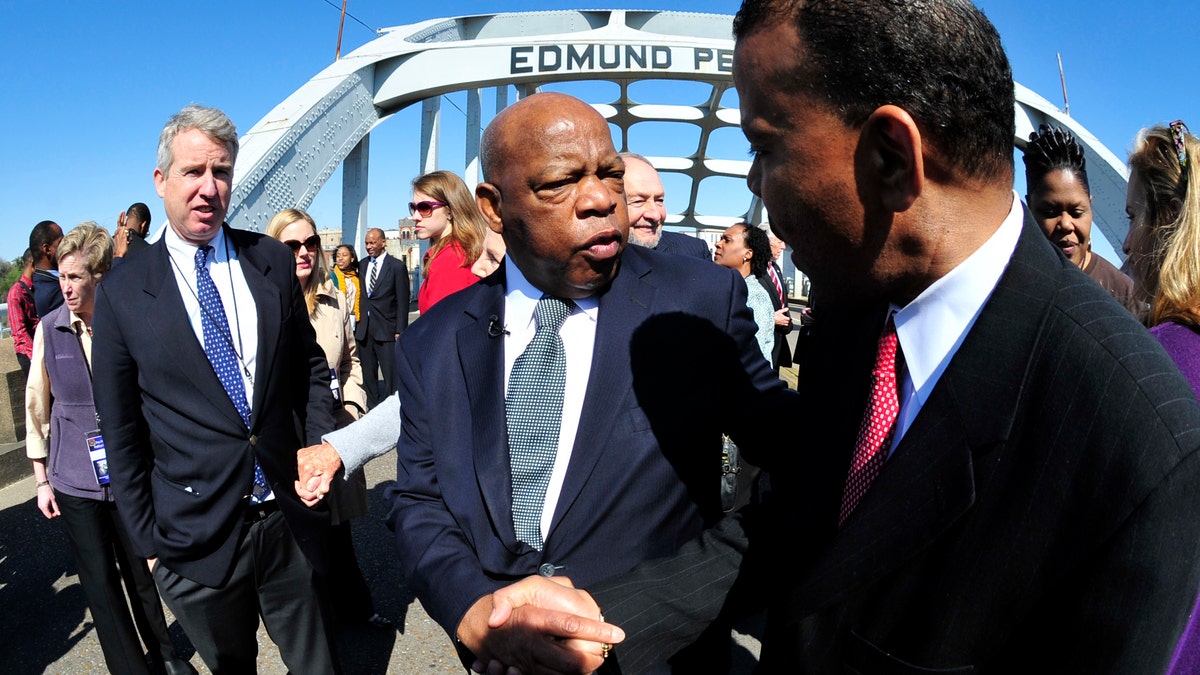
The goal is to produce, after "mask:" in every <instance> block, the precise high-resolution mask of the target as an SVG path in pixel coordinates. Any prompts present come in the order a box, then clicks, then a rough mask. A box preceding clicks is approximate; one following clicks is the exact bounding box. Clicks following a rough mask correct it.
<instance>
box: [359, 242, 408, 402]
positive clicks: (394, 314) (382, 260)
mask: <svg viewBox="0 0 1200 675" xmlns="http://www.w3.org/2000/svg"><path fill="white" fill-rule="evenodd" d="M365 244H366V247H367V258H366V259H364V260H361V261H359V263H358V278H359V279H361V280H362V289H363V299H362V304H361V307H362V320H361V321H359V322H358V325H357V326H356V327H355V329H354V339H355V340H357V341H358V358H359V360H360V361H361V362H362V369H363V381H364V382H365V383H366V385H367V405H369V406H371V407H375V405H376V404H378V403H379V402H380V401H382V400H383V399H385V398H387V397H388V396H391V395H392V394H394V393H395V392H396V340H397V339H399V337H400V333H402V332H404V329H405V328H407V327H408V304H409V286H408V270H407V269H405V267H404V264H403V263H401V262H400V261H399V260H396V259H395V258H393V257H392V256H390V255H388V252H387V239H386V238H385V237H384V234H383V230H381V229H379V228H377V227H373V228H371V229H369V230H367V237H366V241H365ZM380 369H382V370H383V391H380V389H379V376H378V373H379V371H380Z"/></svg>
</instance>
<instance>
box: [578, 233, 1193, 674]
mask: <svg viewBox="0 0 1200 675" xmlns="http://www.w3.org/2000/svg"><path fill="white" fill-rule="evenodd" d="M882 316H883V312H882V308H879V307H876V308H872V309H868V308H851V309H849V310H848V311H840V310H838V309H835V308H833V307H829V308H828V311H826V310H823V311H822V316H821V321H822V331H821V333H820V335H819V336H814V339H815V340H817V342H815V343H814V344H813V345H812V350H811V358H809V360H808V361H807V362H806V364H805V365H804V367H803V369H802V372H804V373H805V378H806V384H807V387H804V388H805V389H806V392H807V393H806V395H805V396H806V398H807V401H806V402H807V405H808V411H809V412H808V413H807V416H808V418H809V419H812V420H819V424H820V425H821V427H822V432H823V433H814V434H811V435H808V436H806V443H805V445H804V447H802V448H797V449H798V450H801V451H802V452H793V453H780V454H778V455H775V456H771V457H766V458H757V461H758V462H760V463H762V464H763V465H764V467H765V468H768V469H769V470H771V471H772V483H773V486H774V488H775V495H774V496H775V501H774V502H773V508H771V509H769V510H768V511H764V512H760V513H757V514H751V513H745V514H743V517H742V518H741V520H740V522H739V521H736V520H729V521H727V522H724V523H722V525H721V526H720V527H718V528H715V529H713V530H710V531H708V532H706V534H705V536H704V537H703V538H702V539H701V540H699V541H696V542H692V543H690V544H689V545H687V546H685V547H684V549H683V550H682V551H681V553H680V554H679V555H678V557H676V558H675V559H673V560H668V561H666V562H662V563H657V564H651V565H649V566H648V567H647V568H639V570H637V571H635V572H634V573H633V574H632V575H631V576H627V577H626V578H624V579H621V580H617V581H612V582H609V583H606V584H601V585H598V586H597V587H596V588H594V589H593V590H594V593H595V595H596V597H597V600H598V601H599V603H600V606H601V608H602V609H603V610H604V613H605V616H606V617H608V618H609V620H611V621H614V622H615V623H618V624H622V623H623V625H624V626H625V628H626V629H627V631H629V633H630V638H629V640H627V643H626V645H622V646H621V647H620V648H619V649H618V650H617V654H618V658H619V659H620V661H621V663H622V665H623V666H624V667H625V672H637V671H639V670H640V669H642V668H643V667H645V665H646V664H648V663H654V662H655V661H658V660H661V659H662V658H665V656H667V655H669V654H670V652H671V651H672V650H673V649H675V648H676V647H677V646H678V645H679V644H681V643H685V642H686V641H687V639H688V637H689V636H690V635H694V634H695V632H694V628H695V626H694V625H693V621H694V620H695V617H696V616H705V615H707V614H711V611H712V610H714V609H715V608H716V607H718V606H720V603H721V602H722V600H723V599H724V597H725V593H726V592H727V591H728V588H729V586H730V585H731V583H733V581H734V580H735V579H738V581H737V583H738V584H740V585H742V586H746V587H747V590H748V591H750V592H751V594H752V595H753V594H754V593H755V592H757V593H758V594H760V595H762V596H764V597H767V598H769V600H768V601H767V604H768V621H767V631H766V636H765V639H764V645H763V652H762V660H761V662H760V669H761V670H762V671H763V672H772V673H773V672H788V673H795V672H800V673H835V672H854V673H909V672H913V673H915V672H927V671H925V670H922V669H941V670H938V671H937V672H968V671H970V672H976V673H979V672H984V673H986V672H1003V673H1010V672H1030V671H1034V672H1087V673H1100V672H1119V673H1157V672H1163V671H1164V670H1165V669H1166V667H1167V664H1168V661H1169V660H1170V657H1171V652H1172V648H1173V646H1174V644H1175V641H1176V639H1177V637H1178V636H1179V634H1180V632H1181V631H1182V629H1183V627H1184V624H1185V622H1186V620H1187V616H1188V610H1189V609H1190V608H1191V605H1192V600H1193V598H1195V596H1196V588H1197V583H1198V580H1200V565H1198V564H1197V553H1198V548H1200V518H1198V517H1197V514H1200V453H1197V452H1196V447H1197V445H1200V407H1198V406H1197V403H1196V399H1195V396H1193V395H1192V394H1191V391H1190V389H1189V388H1188V385H1187V383H1186V382H1185V381H1184V380H1183V378H1182V377H1181V376H1180V375H1179V373H1178V371H1177V370H1176V369H1175V367H1174V365H1173V364H1172V363H1171V362H1170V360H1169V359H1168V357H1167V356H1166V354H1165V353H1164V352H1163V350H1162V349H1161V348H1159V345H1158V344H1157V343H1156V342H1155V340H1154V339H1153V338H1151V337H1150V336H1149V335H1148V333H1147V332H1146V331H1145V330H1144V329H1143V328H1142V326H1141V325H1139V324H1138V323H1137V322H1136V321H1134V320H1133V319H1132V318H1131V317H1130V316H1129V313H1128V312H1127V311H1126V310H1125V309H1124V308H1122V307H1121V306H1120V305H1118V304H1117V303H1116V302H1115V301H1113V300H1112V298H1111V297H1109V296H1108V295H1107V294H1106V293H1105V292H1104V290H1103V289H1101V288H1100V287H1099V286H1097V285H1096V284H1095V283H1094V282H1092V281H1091V280H1090V279H1088V278H1087V277H1086V276H1084V275H1083V274H1082V273H1081V272H1080V271H1079V270H1078V269H1076V268H1075V267H1074V265H1072V264H1071V263H1070V262H1069V261H1067V260H1065V259H1064V258H1063V256H1062V255H1061V254H1059V253H1057V252H1056V251H1055V250H1054V249H1053V248H1052V247H1051V246H1050V245H1049V244H1048V243H1047V242H1046V240H1045V238H1044V237H1043V236H1042V234H1041V233H1040V232H1039V231H1038V230H1037V229H1036V227H1035V226H1034V225H1033V224H1032V223H1031V222H1030V220H1029V219H1028V218H1027V219H1026V223H1025V227H1024V230H1023V232H1022V234H1021V238H1020V241H1019V243H1018V246H1017V249H1016V251H1015V252H1014V254H1013V258H1012V261H1011V263H1010V264H1009V267H1008V269H1007V270H1006V271H1005V273H1004V275H1003V276H1002V278H1001V280H1000V282H999V284H998V285H997V287H996V289H995V291H994V293H993V294H992V297H991V298H990V299H989V300H988V302H987V304H986V305H985V307H984V310H983V312H982V313H981V314H980V316H979V319H978V320H977V322H976V324H975V325H974V327H973V328H972V329H971V331H970V333H969V334H968V335H967V336H966V338H965V340H964V342H963V344H962V345H961V347H960V349H959V350H958V352H957V353H956V355H955V356H954V358H953V359H952V361H951V362H950V364H949V365H948V367H947V369H946V371H945V372H944V374H943V375H942V377H941V379H940V380H939V381H938V383H937V384H936V385H935V387H934V390H933V391H932V392H931V395H930V398H929V400H928V401H927V402H926V404H925V405H924V407H923V408H922V410H921V412H920V414H919V415H918V416H917V418H916V420H915V421H914V423H913V425H912V427H911V428H910V429H909V430H908V432H907V433H906V434H905V436H904V438H903V439H902V441H901V442H900V444H899V445H898V447H897V449H896V451H895V453H894V454H893V455H892V457H891V458H890V459H889V460H888V463H887V464H886V465H885V466H884V468H883V470H882V472H881V473H880V475H879V477H878V478H877V479H876V481H875V483H874V484H873V485H872V487H871V489H870V491H869V492H868V493H867V494H866V496H865V497H864V498H863V501H862V502H861V503H860V505H859V506H858V508H857V510H856V511H855V512H854V513H853V514H852V516H851V517H850V519H849V520H848V521H847V522H846V524H845V525H844V526H843V527H842V528H840V529H839V528H838V527H837V512H838V506H839V502H840V497H841V491H842V486H843V483H844V480H845V475H846V469H847V466H848V463H849V460H850V454H851V452H852V448H853V446H854V436H855V433H856V429H857V424H858V421H859V419H860V416H861V414H862V410H863V409H864V407H865V404H866V391H867V387H866V382H867V372H868V371H869V369H870V367H871V363H872V360H873V350H874V341H875V339H876V337H877V336H878V335H879V331H880V328H881V325H880V324H881V322H882ZM752 459H755V458H752ZM743 554H744V556H743ZM739 565H741V566H742V567H741V570H740V572H741V574H740V578H739ZM754 581H764V582H767V583H769V586H765V587H764V588H757V589H755V588H750V586H751V585H752V582H754ZM697 589H702V591H701V592H697ZM764 591H765V593H764ZM736 595H737V592H736V591H735V593H734V596H736ZM678 610H687V611H691V612H694V613H695V615H694V616H688V615H685V614H682V613H678Z"/></svg>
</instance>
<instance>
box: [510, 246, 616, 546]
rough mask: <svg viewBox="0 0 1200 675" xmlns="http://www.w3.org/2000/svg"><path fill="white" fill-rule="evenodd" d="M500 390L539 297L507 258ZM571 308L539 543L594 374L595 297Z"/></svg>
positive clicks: (530, 330) (526, 339) (524, 343)
mask: <svg viewBox="0 0 1200 675" xmlns="http://www.w3.org/2000/svg"><path fill="white" fill-rule="evenodd" d="M504 273H505V275H506V277H505V280H506V281H505V285H506V286H507V289H506V291H505V295H504V323H505V325H504V328H505V330H507V331H508V332H507V333H506V334H505V336H504V391H505V392H508V378H509V375H510V374H511V373H512V368H513V364H514V363H516V361H517V357H518V356H520V355H521V353H522V352H524V351H525V348H526V347H528V346H529V343H530V342H531V341H532V340H533V334H534V333H535V332H536V330H537V324H536V322H535V321H534V318H533V310H534V308H535V307H537V303H538V300H540V299H541V298H542V295H543V293H542V292H541V291H539V290H538V289H536V288H534V286H533V284H531V283H529V280H528V279H526V278H525V275H524V274H521V270H519V269H517V266H516V265H514V264H513V262H512V258H511V257H506V258H505V259H504ZM574 302H575V309H574V310H572V311H571V315H570V316H568V317H567V320H566V321H564V322H563V325H562V328H561V329H559V331H558V334H559V336H560V337H562V341H563V350H564V352H565V354H566V358H567V380H566V385H565V386H564V389H563V407H562V426H561V427H560V428H559V432H558V455H557V457H556V458H555V460H554V469H553V470H552V471H551V472H550V482H549V484H548V485H547V486H546V499H545V501H544V502H543V504H542V523H541V525H542V541H545V540H546V538H547V535H548V534H549V530H550V523H551V522H552V521H553V519H554V509H555V507H556V506H557V505H558V496H559V494H560V493H561V492H562V486H563V480H564V479H566V476H567V465H568V464H569V463H570V461H571V449H572V448H573V447H575V433H576V432H577V431H578V430H579V417H580V415H582V414H583V398H584V394H586V393H587V385H588V377H589V376H590V375H591V371H592V348H593V347H594V346H595V344H596V321H597V319H598V318H599V316H600V299H599V298H598V297H595V296H593V297H590V298H583V299H581V300H575V301H574Z"/></svg>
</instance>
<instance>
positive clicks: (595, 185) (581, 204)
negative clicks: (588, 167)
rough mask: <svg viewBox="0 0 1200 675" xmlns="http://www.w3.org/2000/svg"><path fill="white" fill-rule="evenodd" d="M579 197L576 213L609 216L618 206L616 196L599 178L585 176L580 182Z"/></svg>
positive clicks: (577, 198)
mask: <svg viewBox="0 0 1200 675" xmlns="http://www.w3.org/2000/svg"><path fill="white" fill-rule="evenodd" d="M578 189H579V195H578V197H576V199H575V213H576V214H577V215H580V216H582V215H585V214H588V213H595V214H597V215H600V216H607V215H608V214H610V213H612V211H613V207H614V206H616V203H617V202H616V195H614V194H613V191H612V190H610V189H609V187H608V186H607V185H605V184H604V181H603V180H601V179H600V177H599V176H594V175H589V176H584V177H583V178H582V179H580V181H579V188H578Z"/></svg>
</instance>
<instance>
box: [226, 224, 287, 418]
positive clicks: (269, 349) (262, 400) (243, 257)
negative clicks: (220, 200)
mask: <svg viewBox="0 0 1200 675" xmlns="http://www.w3.org/2000/svg"><path fill="white" fill-rule="evenodd" d="M237 234H239V233H237V231H236V230H232V229H230V228H228V227H226V229H225V236H226V237H229V238H230V240H231V243H232V244H233V248H234V250H235V251H237V256H238V261H239V262H240V263H241V268H242V276H244V277H245V278H246V286H248V287H249V288H250V295H252V296H254V306H255V309H256V311H257V313H258V354H257V355H256V357H255V362H256V365H255V368H254V384H255V386H254V401H253V402H252V406H251V411H253V412H251V417H250V425H251V427H253V426H254V423H255V422H256V421H257V418H258V415H257V414H255V413H256V412H257V411H259V410H262V406H263V405H265V404H266V397H267V394H268V393H269V392H268V390H269V389H270V388H271V387H270V385H271V384H272V383H271V382H270V379H269V377H268V375H269V374H270V373H274V372H277V371H276V370H275V367H274V366H275V359H276V358H277V357H278V355H279V352H280V350H281V346H280V344H279V340H280V337H281V336H282V333H281V331H280V328H281V326H282V323H283V314H282V307H281V299H280V294H279V288H278V287H277V286H275V284H272V283H271V282H269V281H268V280H267V274H268V273H269V272H270V271H271V264H270V263H269V262H268V261H267V260H266V259H265V258H263V257H262V256H261V255H259V253H258V251H257V250H256V249H255V248H254V247H252V246H248V245H247V242H246V241H243V238H242V237H240V236H235V235H237Z"/></svg>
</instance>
